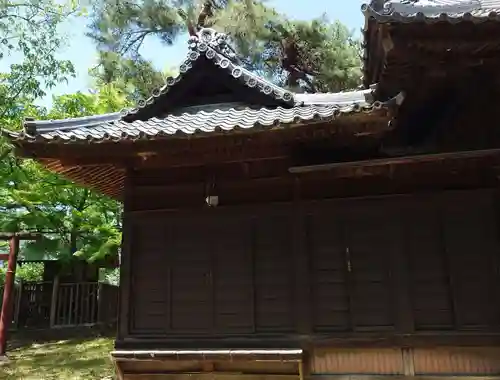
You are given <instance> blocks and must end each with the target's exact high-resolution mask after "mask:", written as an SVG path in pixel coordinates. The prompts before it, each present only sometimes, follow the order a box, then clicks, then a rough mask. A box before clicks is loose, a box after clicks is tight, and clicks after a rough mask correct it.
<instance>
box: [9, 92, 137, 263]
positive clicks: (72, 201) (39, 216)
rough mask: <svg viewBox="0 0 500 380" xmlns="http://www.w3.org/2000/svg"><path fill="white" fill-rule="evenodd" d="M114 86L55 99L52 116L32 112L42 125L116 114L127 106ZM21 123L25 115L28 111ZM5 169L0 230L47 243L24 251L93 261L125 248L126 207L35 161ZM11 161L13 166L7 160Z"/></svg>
mask: <svg viewBox="0 0 500 380" xmlns="http://www.w3.org/2000/svg"><path fill="white" fill-rule="evenodd" d="M127 105H128V103H127V100H126V97H125V96H124V95H122V94H121V93H120V92H119V91H118V90H117V89H116V88H115V87H114V86H113V85H106V86H102V87H101V88H100V89H99V91H97V92H96V93H89V94H84V93H76V94H72V95H63V96H59V97H55V98H54V105H53V108H52V109H51V111H50V112H47V111H46V110H45V109H33V108H30V107H29V106H26V109H29V111H30V116H35V117H36V118H39V119H61V118H68V117H77V116H84V115H94V114H102V113H106V112H112V111H116V110H119V109H121V108H123V107H124V106H127ZM19 109H20V110H22V111H21V112H20V113H19V115H18V117H17V119H18V122H19V124H20V119H21V118H22V117H23V115H24V110H25V108H24V107H19ZM9 158H11V160H13V161H15V163H16V164H15V165H12V164H3V165H2V164H0V180H1V181H2V182H3V183H2V184H1V185H2V186H0V205H1V206H0V230H3V231H19V230H30V231H39V232H45V233H46V234H45V238H44V239H42V240H40V241H37V242H30V243H28V244H27V246H26V247H25V248H26V249H28V250H29V249H31V250H32V251H33V252H37V253H38V254H40V255H44V254H51V255H53V256H54V255H55V256H57V257H58V258H60V259H64V258H70V257H71V256H72V254H75V255H80V256H83V257H85V258H86V259H89V260H95V259H98V258H102V257H104V256H106V255H108V254H116V253H117V251H118V247H119V245H120V242H121V226H120V222H121V216H120V215H121V205H120V204H119V203H118V202H116V201H114V200H111V199H109V198H106V197H103V196H100V195H98V194H96V193H94V192H92V191H90V190H89V189H86V188H81V187H79V186H76V185H75V184H73V183H70V182H68V181H67V180H65V179H63V178H61V177H60V176H59V175H57V174H54V173H51V172H48V171H46V170H45V169H43V168H41V167H40V165H39V164H38V163H36V162H35V161H33V160H22V161H21V160H18V159H15V158H12V157H10V156H9ZM7 161H8V160H7Z"/></svg>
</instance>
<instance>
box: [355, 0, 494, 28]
mask: <svg viewBox="0 0 500 380" xmlns="http://www.w3.org/2000/svg"><path fill="white" fill-rule="evenodd" d="M362 10H363V12H364V13H365V15H366V16H368V17H373V18H375V19H376V20H377V21H379V22H416V21H417V22H418V21H423V22H427V23H432V22H442V21H447V22H450V23H456V22H460V21H471V22H475V23H480V22H485V21H490V20H493V21H500V0H388V1H386V2H385V4H384V5H383V7H381V8H378V7H377V6H375V5H374V3H372V4H364V5H363V6H362Z"/></svg>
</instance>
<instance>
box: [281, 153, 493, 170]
mask: <svg viewBox="0 0 500 380" xmlns="http://www.w3.org/2000/svg"><path fill="white" fill-rule="evenodd" d="M498 155H500V149H498V148H497V149H484V150H470V151H460V152H448V153H433V154H421V155H416V156H404V157H393V158H381V159H373V160H363V161H349V162H336V163H330V164H321V165H310V166H295V167H291V168H289V169H288V171H289V172H290V173H292V174H305V173H313V172H321V171H329V170H334V169H340V168H365V167H375V166H391V165H404V164H415V163H424V162H435V161H443V160H457V159H464V158H478V157H488V156H498Z"/></svg>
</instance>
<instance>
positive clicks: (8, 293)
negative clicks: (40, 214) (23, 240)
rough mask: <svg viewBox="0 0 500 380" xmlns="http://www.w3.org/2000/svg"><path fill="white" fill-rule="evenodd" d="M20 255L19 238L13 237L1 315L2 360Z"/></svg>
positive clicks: (0, 347)
mask: <svg viewBox="0 0 500 380" xmlns="http://www.w3.org/2000/svg"><path fill="white" fill-rule="evenodd" d="M18 253H19V236H12V237H11V239H10V246H9V261H8V264H7V273H6V274H5V284H4V288H3V303H2V311H1V314H0V358H2V357H4V356H5V353H6V350H7V330H8V328H9V326H10V324H11V322H12V294H13V290H14V279H15V276H16V263H17V255H18Z"/></svg>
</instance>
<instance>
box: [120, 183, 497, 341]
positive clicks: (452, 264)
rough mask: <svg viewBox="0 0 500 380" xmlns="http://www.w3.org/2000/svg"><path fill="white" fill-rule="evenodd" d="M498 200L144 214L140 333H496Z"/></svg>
mask: <svg viewBox="0 0 500 380" xmlns="http://www.w3.org/2000/svg"><path fill="white" fill-rule="evenodd" d="M493 202H494V197H493V193H492V192H489V191H467V192H450V193H443V194H433V195H419V196H414V195H412V196H404V197H384V198H382V197H380V198H371V199H364V200H357V199H353V200H338V201H322V202H316V203H303V204H302V205H301V206H300V207H297V205H296V204H293V205H281V206H279V207H278V206H266V207H256V208H254V209H249V208H241V209H238V208H232V209H223V208H221V209H216V208H215V209H213V208H212V209H204V210H199V211H190V212H189V213H187V212H186V213H183V212H172V213H165V212H157V213H154V216H152V215H144V216H142V217H141V218H136V219H135V220H134V221H131V222H129V223H128V224H127V226H128V227H127V228H129V231H131V232H130V233H131V235H133V236H129V239H131V240H134V241H135V247H134V251H133V254H132V255H131V256H132V258H131V259H132V261H131V264H129V265H131V269H132V272H133V273H132V275H131V276H130V280H131V281H132V282H133V286H132V289H133V293H132V297H131V299H132V305H131V311H132V313H131V314H130V315H131V318H132V320H133V321H132V324H131V330H130V333H131V334H132V335H134V334H137V335H139V336H144V335H147V336H151V337H155V336H156V337H162V336H175V337H181V338H182V337H186V338H188V337H193V336H215V337H217V336H227V335H234V336H239V337H242V336H245V337H250V336H263V335H264V334H269V333H272V334H283V335H287V334H293V333H297V334H304V333H306V334H308V336H309V338H310V339H314V337H315V334H323V335H324V334H327V335H328V336H330V337H335V336H336V334H338V333H356V334H364V333H373V332H378V333H380V334H389V335H390V334H408V333H414V334H420V333H424V332H425V333H428V332H440V331H447V332H453V331H463V332H469V331H472V332H473V331H483V332H494V331H497V329H498V328H499V327H500V316H499V315H498V305H497V301H496V300H497V299H498V295H499V278H498V268H497V267H496V264H495V262H497V260H498V258H497V256H498V250H499V247H500V246H499V242H498V236H497V228H498V226H497V220H496V219H495V213H494V210H495V209H494V207H493V206H494V203H493ZM124 247H126V243H124ZM129 249H130V248H129ZM125 255H126V254H125ZM129 259H130V258H129ZM122 270H126V267H125V268H123V269H122ZM305 272H307V273H306V274H305V275H304V273H305ZM302 275H304V278H302V277H301V276H302ZM450 280H452V281H450ZM124 292H126V288H125V290H122V297H123V294H124ZM309 295H310V297H309ZM452 295H454V296H452ZM121 315H122V318H124V314H123V313H122V314H121ZM305 316H306V318H304V317H305ZM125 318H126V317H125ZM307 319H308V320H307ZM457 322H458V323H457ZM122 323H123V321H122ZM122 327H123V326H122ZM121 331H123V330H121ZM308 331H309V332H308ZM288 336H289V335H288Z"/></svg>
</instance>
